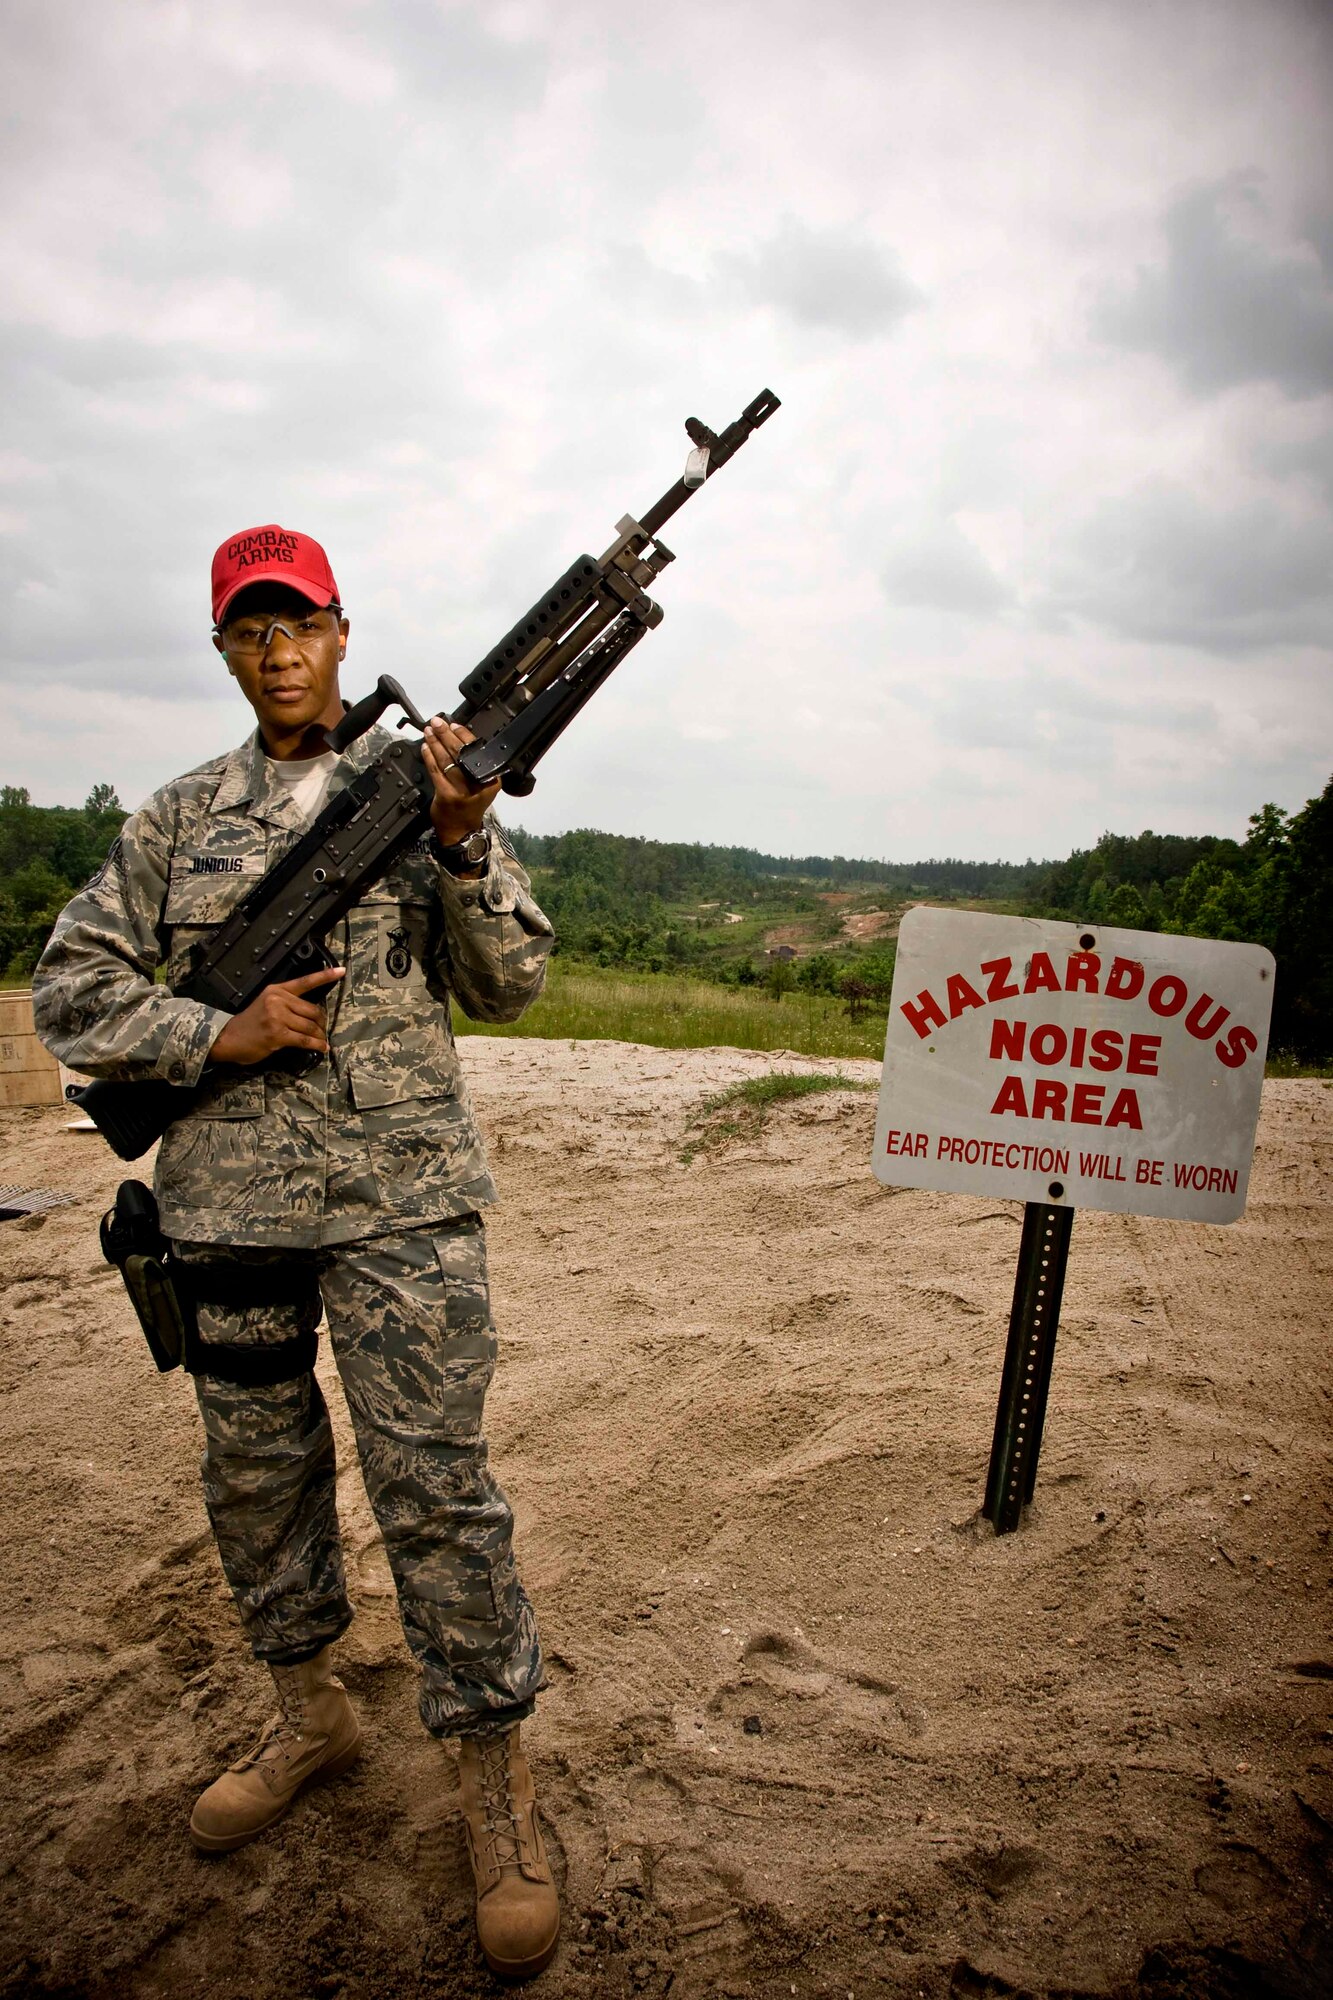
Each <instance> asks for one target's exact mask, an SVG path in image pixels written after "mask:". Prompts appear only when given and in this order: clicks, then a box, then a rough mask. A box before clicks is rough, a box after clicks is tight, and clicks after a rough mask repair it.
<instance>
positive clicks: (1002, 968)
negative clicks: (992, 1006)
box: [981, 958, 1018, 1000]
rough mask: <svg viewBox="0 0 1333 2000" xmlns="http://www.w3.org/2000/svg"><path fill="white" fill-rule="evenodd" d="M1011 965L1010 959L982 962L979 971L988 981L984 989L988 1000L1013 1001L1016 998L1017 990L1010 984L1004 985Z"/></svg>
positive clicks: (988, 959) (990, 959) (994, 959)
mask: <svg viewBox="0 0 1333 2000" xmlns="http://www.w3.org/2000/svg"><path fill="white" fill-rule="evenodd" d="M1013 963H1014V961H1013V960H1012V958H987V959H983V960H982V964H981V969H982V971H983V972H984V973H985V975H986V977H987V978H988V979H989V981H990V985H989V986H988V987H987V988H986V998H987V999H988V1000H1014V999H1016V998H1017V997H1018V988H1017V987H1016V986H1015V985H1013V983H1012V982H1011V983H1010V984H1009V985H1006V984H1005V981H1006V980H1007V979H1008V978H1009V973H1010V970H1011V969H1012V967H1013Z"/></svg>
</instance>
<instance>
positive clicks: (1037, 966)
mask: <svg viewBox="0 0 1333 2000" xmlns="http://www.w3.org/2000/svg"><path fill="white" fill-rule="evenodd" d="M1023 991H1024V992H1025V993H1058V992H1059V991H1060V981H1059V978H1058V976H1057V974H1056V970H1055V967H1054V966H1053V965H1052V964H1051V961H1050V958H1049V957H1048V955H1047V954H1046V953H1045V952H1044V951H1034V952H1033V954H1032V960H1031V963H1030V964H1029V966H1028V976H1027V978H1026V979H1025V980H1024V981H1023Z"/></svg>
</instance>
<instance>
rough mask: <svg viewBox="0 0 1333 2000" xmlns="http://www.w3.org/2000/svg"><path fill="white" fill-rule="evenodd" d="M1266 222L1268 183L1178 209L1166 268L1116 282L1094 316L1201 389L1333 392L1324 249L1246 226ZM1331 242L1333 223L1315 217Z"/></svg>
mask: <svg viewBox="0 0 1333 2000" xmlns="http://www.w3.org/2000/svg"><path fill="white" fill-rule="evenodd" d="M1263 220H1264V209H1263V203H1262V200H1261V196H1260V192H1259V184H1258V177H1256V176H1254V175H1239V174H1238V175H1230V176H1228V177H1227V178H1226V179H1225V180H1222V181H1219V182H1216V183H1214V184H1213V185H1212V186H1209V187H1200V188H1194V189H1192V190H1191V191H1190V192H1189V193H1188V194H1185V195H1182V196H1181V197H1180V198H1179V199H1178V200H1176V201H1174V202H1173V203H1172V204H1171V206H1170V207H1169V208H1168V209H1167V211H1166V215H1165V218H1164V223H1163V228H1164V231H1165V235H1166V261H1165V263H1164V264H1161V265H1158V266H1157V267H1155V268H1153V269H1146V268H1144V269H1140V271H1139V273H1138V276H1137V277H1136V279H1135V280H1134V282H1133V284H1131V285H1129V286H1123V285H1119V286H1114V287H1112V288H1109V289H1108V290H1107V291H1106V293H1105V294H1104V295H1103V297H1102V299H1101V300H1100V302H1099V304H1098V305H1097V307H1096V309H1095V310H1094V312H1093V315H1092V330H1093V333H1094V334H1095V335H1096V336H1098V337H1099V338H1100V339H1102V340H1105V341H1109V342H1111V343H1112V344H1113V345H1115V346H1119V347H1126V348H1131V349H1134V350H1136V351H1140V352H1146V353H1150V354H1159V355H1161V356H1162V358H1163V359H1164V360H1166V361H1169V362H1170V363H1171V364H1172V365H1173V366H1174V367H1176V368H1178V369H1179V371H1180V373H1181V375H1182V376H1183V378H1184V380H1185V381H1186V382H1188V383H1189V384H1190V386H1191V387H1192V388H1195V389H1199V390H1202V391H1205V392H1211V391H1215V390H1219V389H1226V388H1230V387H1231V386H1232V385H1233V384H1235V383H1238V382H1261V381H1266V382H1276V383H1277V384H1278V385H1279V386H1280V387H1281V388H1282V389H1284V390H1285V391H1286V392H1287V394H1288V395H1291V396H1315V395H1318V394H1320V393H1321V392H1323V391H1325V390H1328V389H1333V287H1331V286H1330V266H1329V263H1328V261H1327V258H1326V255H1325V256H1321V254H1320V252H1319V251H1318V250H1317V249H1316V247H1315V245H1314V243H1313V242H1311V241H1310V240H1308V239H1307V240H1306V241H1305V242H1304V243H1298V244H1294V245H1284V246H1283V247H1281V248H1273V247H1272V246H1271V245H1270V244H1268V243H1265V242H1262V241H1260V240H1257V238H1256V237H1255V235H1254V234H1252V233H1249V234H1247V233H1245V231H1244V230H1243V229H1242V228H1241V227H1239V226H1237V225H1238V224H1239V223H1240V222H1242V221H1244V222H1248V223H1251V224H1253V223H1256V222H1262V221H1263ZM1311 227H1312V230H1313V229H1319V233H1320V236H1321V240H1322V242H1323V243H1324V245H1325V249H1326V247H1327V242H1328V237H1329V234H1330V229H1331V227H1333V225H1330V223H1329V221H1328V219H1327V217H1324V218H1323V219H1322V228H1321V229H1320V228H1319V223H1318V221H1316V222H1312V225H1311Z"/></svg>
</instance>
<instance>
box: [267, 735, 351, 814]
mask: <svg viewBox="0 0 1333 2000" xmlns="http://www.w3.org/2000/svg"><path fill="white" fill-rule="evenodd" d="M337 761H338V758H337V755H336V753H335V752H334V751H332V750H325V751H324V752H323V753H322V754H321V755H320V756H318V757H299V758H294V759H287V760H282V761H280V760H279V759H278V758H277V757H266V758H265V759H264V762H265V764H266V765H267V767H268V775H269V777H270V778H271V779H272V780H273V782H274V783H275V784H278V785H286V786H287V788H288V792H289V795H290V797H291V801H292V804H293V805H294V806H295V807H296V810H297V811H298V812H299V813H300V815H301V819H302V821H303V822H306V823H308V822H309V821H310V820H312V819H314V817H315V815H316V814H317V813H318V812H319V811H320V809H321V807H322V806H323V804H324V801H325V799H326V798H327V797H328V795H329V779H330V778H331V777H332V776H333V767H334V765H335V764H336V763H337Z"/></svg>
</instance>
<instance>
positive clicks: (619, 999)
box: [455, 958, 888, 1062]
mask: <svg viewBox="0 0 1333 2000" xmlns="http://www.w3.org/2000/svg"><path fill="white" fill-rule="evenodd" d="M887 1012H888V1010H887V1008H885V1009H884V1010H883V1011H882V1012H880V1011H876V1010H874V1009H870V1010H868V1011H867V1012H866V1013H865V1014H863V1015H862V1016H861V1018H860V1019H859V1020H857V1021H853V1020H852V1019H851V1018H850V1016H849V1015H848V1013H847V1008H846V1004H845V1002H843V1001H842V1000H838V999H834V998H833V997H831V996H830V995H828V994H823V993H819V994H814V993H800V992H796V993H786V994H784V995H783V997H782V998H781V999H780V1000H774V999H772V998H770V996H769V995H768V994H767V993H764V992H757V991H755V990H754V989H753V988H745V987H740V988H736V987H729V986H714V985H713V984H712V983H711V982H710V981H708V980H706V979H691V978H689V977H688V976H686V975H683V974H674V973H669V972H627V971H625V970H623V969H621V968H619V967H614V966H607V967H605V968H603V967H602V966H597V965H586V964H581V963H579V962H577V961H575V962H570V961H566V960H564V959H560V958H557V959H554V960H552V962H551V966H550V969H549V971H548V973H547V977H546V991H545V993H544V994H543V995H542V997H541V999H540V1000H537V1001H535V1002H534V1003H533V1005H532V1006H531V1007H529V1009H528V1011H527V1013H526V1014H524V1016H523V1018H522V1019H521V1020H520V1021H516V1022H514V1023H513V1024H512V1025H510V1026H493V1025H491V1024H489V1023H486V1022H480V1021H466V1020H464V1019H463V1018H462V1016H461V1015H460V1016H458V1017H457V1019H456V1023H455V1025H456V1027H457V1029H458V1032H459V1033H460V1034H465V1035H466V1034H473V1035H545V1036H549V1037H551V1038H552V1039H554V1040H568V1041H594V1042H646V1043H647V1044H648V1045H649V1046H650V1047H652V1048H658V1049H711V1048H726V1049H757V1050H776V1049H787V1050H790V1051H791V1053H792V1054H793V1055H802V1056H832V1057H835V1058H838V1059H841V1060H844V1061H846V1060H848V1059H851V1058H855V1057H868V1058H869V1059H870V1060H871V1061H872V1062H878V1061H879V1060H880V1059H881V1058H882V1056H883V1054H884V1024H885V1017H886V1015H887Z"/></svg>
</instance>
